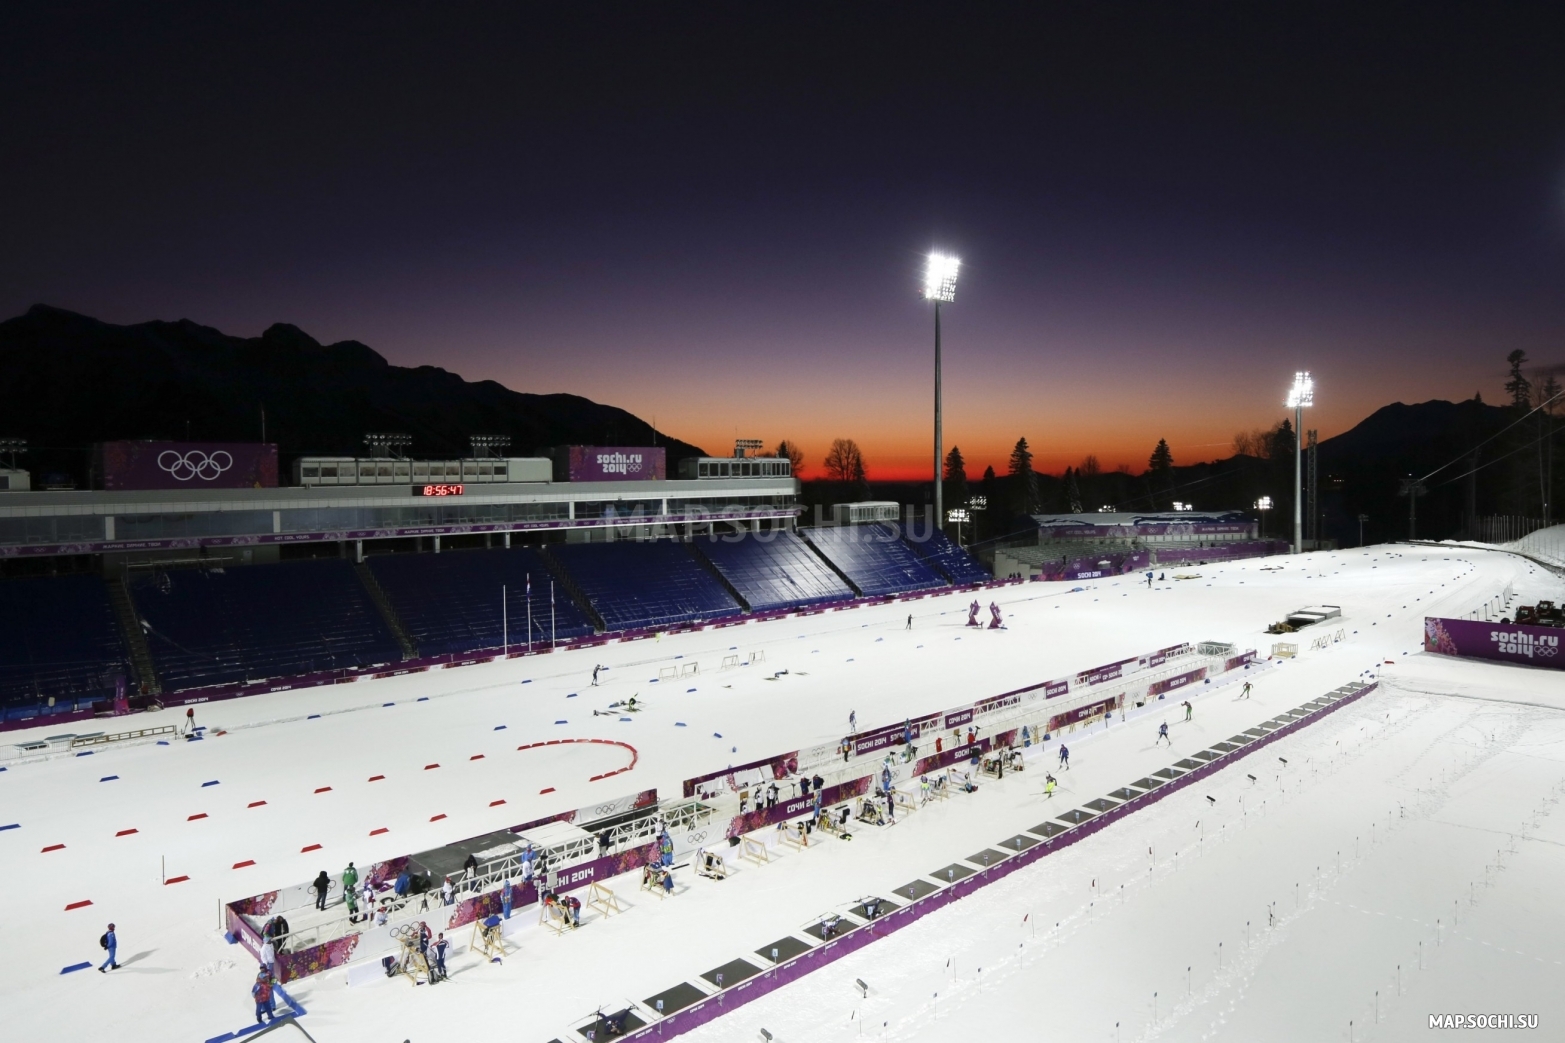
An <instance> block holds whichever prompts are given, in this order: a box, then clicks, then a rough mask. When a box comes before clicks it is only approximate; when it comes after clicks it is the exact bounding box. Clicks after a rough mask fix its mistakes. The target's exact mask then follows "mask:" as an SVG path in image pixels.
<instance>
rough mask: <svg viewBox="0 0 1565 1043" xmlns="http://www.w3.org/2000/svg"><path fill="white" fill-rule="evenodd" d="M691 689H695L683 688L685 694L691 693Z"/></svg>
mask: <svg viewBox="0 0 1565 1043" xmlns="http://www.w3.org/2000/svg"><path fill="white" fill-rule="evenodd" d="M693 691H695V689H694V688H686V689H685V694H686V695H689V694H690V693H691V692H693Z"/></svg>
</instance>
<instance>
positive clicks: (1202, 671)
mask: <svg viewBox="0 0 1565 1043" xmlns="http://www.w3.org/2000/svg"><path fill="white" fill-rule="evenodd" d="M1205 676H1206V667H1204V666H1203V667H1200V668H1199V669H1196V670H1187V671H1185V672H1184V673H1182V674H1175V675H1174V676H1173V677H1165V678H1163V680H1161V681H1153V682H1152V683H1151V684H1149V685H1147V695H1162V694H1164V693H1165V692H1172V691H1173V690H1174V689H1176V688H1183V687H1185V686H1186V685H1190V684H1194V683H1195V682H1197V681H1199V680H1201V679H1202V678H1203V677H1205Z"/></svg>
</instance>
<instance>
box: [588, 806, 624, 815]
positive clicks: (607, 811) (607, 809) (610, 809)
mask: <svg viewBox="0 0 1565 1043" xmlns="http://www.w3.org/2000/svg"><path fill="white" fill-rule="evenodd" d="M618 810H619V805H618V804H599V805H598V806H597V807H595V808H593V809H592V813H593V814H594V815H612V814H614V812H616V811H618Z"/></svg>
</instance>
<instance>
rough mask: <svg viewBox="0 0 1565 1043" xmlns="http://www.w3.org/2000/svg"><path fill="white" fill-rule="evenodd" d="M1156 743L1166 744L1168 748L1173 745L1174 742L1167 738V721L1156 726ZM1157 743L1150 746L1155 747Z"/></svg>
mask: <svg viewBox="0 0 1565 1043" xmlns="http://www.w3.org/2000/svg"><path fill="white" fill-rule="evenodd" d="M1157 742H1166V743H1168V744H1169V745H1170V746H1172V745H1174V740H1173V739H1170V738H1169V737H1168V722H1167V721H1164V722H1163V723H1162V724H1160V725H1158V727H1157ZM1157 742H1155V743H1153V744H1152V745H1154V746H1156V745H1157Z"/></svg>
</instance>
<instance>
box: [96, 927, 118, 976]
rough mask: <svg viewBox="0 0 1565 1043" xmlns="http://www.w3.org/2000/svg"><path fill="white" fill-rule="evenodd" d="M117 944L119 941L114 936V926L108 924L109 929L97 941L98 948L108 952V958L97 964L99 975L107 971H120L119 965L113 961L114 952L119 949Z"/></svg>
mask: <svg viewBox="0 0 1565 1043" xmlns="http://www.w3.org/2000/svg"><path fill="white" fill-rule="evenodd" d="M119 944H120V943H119V939H118V938H116V937H115V936H114V925H113V924H109V929H108V930H107V931H105V932H104V935H103V937H102V938H99V939H98V946H99V947H100V948H103V949H107V950H109V958H108V959H106V960H104V961H103V962H102V963H100V964H98V973H99V974H105V973H107V971H117V970H119V969H120V965H119V963H118V962H117V961H116V960H115V959H114V952H115V950H116V949H118V948H119ZM105 968H107V970H105Z"/></svg>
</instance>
